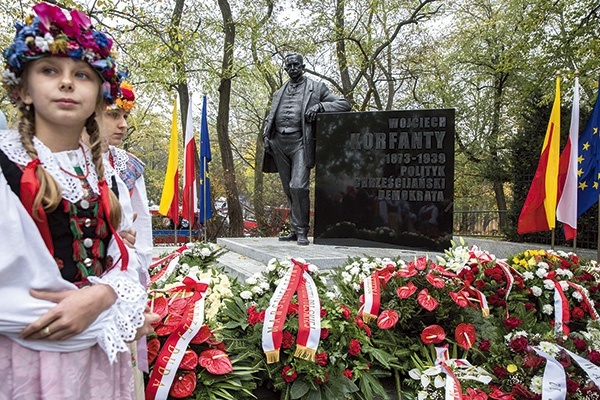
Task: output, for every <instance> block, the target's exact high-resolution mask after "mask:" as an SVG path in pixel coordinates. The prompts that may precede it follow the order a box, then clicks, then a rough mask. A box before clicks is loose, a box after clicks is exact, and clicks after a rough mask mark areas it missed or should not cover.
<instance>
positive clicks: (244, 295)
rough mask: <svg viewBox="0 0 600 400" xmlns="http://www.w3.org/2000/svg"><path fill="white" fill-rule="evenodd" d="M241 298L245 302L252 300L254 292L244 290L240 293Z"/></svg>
mask: <svg viewBox="0 0 600 400" xmlns="http://www.w3.org/2000/svg"><path fill="white" fill-rule="evenodd" d="M240 297H241V298H242V299H244V300H251V299H252V292H251V291H249V290H244V291H242V292H240Z"/></svg>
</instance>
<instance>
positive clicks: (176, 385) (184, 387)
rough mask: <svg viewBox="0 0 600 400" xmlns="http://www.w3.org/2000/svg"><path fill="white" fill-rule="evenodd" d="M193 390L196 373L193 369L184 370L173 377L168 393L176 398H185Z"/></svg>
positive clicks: (194, 388)
mask: <svg viewBox="0 0 600 400" xmlns="http://www.w3.org/2000/svg"><path fill="white" fill-rule="evenodd" d="M194 390H196V374H195V373H194V371H186V372H184V373H183V374H181V375H179V376H176V377H175V380H173V385H172V386H171V390H169V395H170V396H172V397H174V398H176V399H185V398H186V397H188V396H191V395H192V393H194Z"/></svg>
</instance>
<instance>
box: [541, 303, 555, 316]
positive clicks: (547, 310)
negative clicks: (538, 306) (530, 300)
mask: <svg viewBox="0 0 600 400" xmlns="http://www.w3.org/2000/svg"><path fill="white" fill-rule="evenodd" d="M542 312H543V313H544V314H548V315H552V313H553V312H554V307H553V306H552V305H550V304H544V306H543V307H542Z"/></svg>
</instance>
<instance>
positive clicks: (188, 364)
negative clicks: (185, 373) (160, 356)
mask: <svg viewBox="0 0 600 400" xmlns="http://www.w3.org/2000/svg"><path fill="white" fill-rule="evenodd" d="M197 365H198V354H196V352H195V351H194V350H191V349H187V350H186V351H185V353H184V354H183V358H182V359H181V363H180V364H179V369H188V370H192V371H193V370H195V369H196V366H197Z"/></svg>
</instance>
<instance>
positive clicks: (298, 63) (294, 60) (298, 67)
mask: <svg viewBox="0 0 600 400" xmlns="http://www.w3.org/2000/svg"><path fill="white" fill-rule="evenodd" d="M304 67H305V65H304V59H303V58H302V56H301V55H300V54H298V53H288V54H286V56H285V59H284V61H283V69H285V72H287V74H288V76H289V77H290V79H291V80H292V81H295V80H298V79H300V78H301V77H302V75H304Z"/></svg>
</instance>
